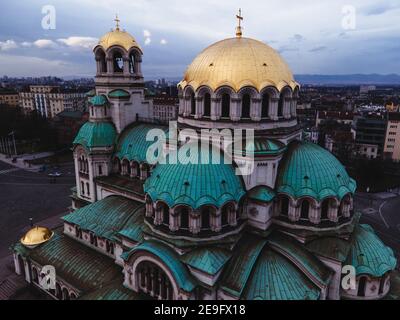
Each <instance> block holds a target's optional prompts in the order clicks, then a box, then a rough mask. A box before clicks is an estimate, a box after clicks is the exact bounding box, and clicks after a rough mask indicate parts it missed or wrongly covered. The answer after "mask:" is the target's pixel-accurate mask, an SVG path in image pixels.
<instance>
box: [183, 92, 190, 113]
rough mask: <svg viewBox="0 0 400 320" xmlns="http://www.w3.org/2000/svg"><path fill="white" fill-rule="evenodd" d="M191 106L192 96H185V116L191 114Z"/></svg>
mask: <svg viewBox="0 0 400 320" xmlns="http://www.w3.org/2000/svg"><path fill="white" fill-rule="evenodd" d="M190 107H191V101H190V97H185V98H184V110H183V116H184V117H188V116H189V115H190Z"/></svg>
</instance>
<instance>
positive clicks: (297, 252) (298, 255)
mask: <svg viewBox="0 0 400 320" xmlns="http://www.w3.org/2000/svg"><path fill="white" fill-rule="evenodd" d="M268 243H269V245H270V246H271V247H273V248H274V249H275V250H278V251H280V252H281V253H282V254H285V255H286V256H287V257H288V259H290V260H291V261H292V262H293V263H295V264H296V265H298V266H299V268H301V269H303V270H304V272H305V273H307V274H308V275H309V276H311V277H313V278H314V279H315V280H316V281H317V282H319V283H320V284H321V285H327V284H328V283H329V281H330V279H331V275H332V272H331V270H330V269H329V268H328V267H327V266H325V264H323V263H322V262H321V261H320V260H319V259H318V258H317V257H315V256H314V255H313V254H312V253H310V252H309V251H308V250H307V249H305V247H304V246H303V245H301V244H300V243H299V242H298V241H297V240H295V239H294V238H291V237H289V236H287V235H285V234H283V233H280V232H273V233H272V234H271V235H270V236H269V237H268Z"/></svg>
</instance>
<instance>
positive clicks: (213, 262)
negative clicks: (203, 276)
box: [181, 247, 231, 275]
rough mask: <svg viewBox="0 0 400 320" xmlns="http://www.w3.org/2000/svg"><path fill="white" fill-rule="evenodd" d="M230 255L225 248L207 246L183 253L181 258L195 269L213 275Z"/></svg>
mask: <svg viewBox="0 0 400 320" xmlns="http://www.w3.org/2000/svg"><path fill="white" fill-rule="evenodd" d="M230 257H231V254H230V252H229V251H227V250H224V249H221V248H218V247H209V248H200V249H197V250H196V249H194V250H192V251H190V252H189V253H187V254H185V255H184V256H183V257H182V258H181V260H182V262H184V263H185V264H187V265H189V266H191V267H193V268H195V269H198V270H200V271H203V272H205V273H208V274H211V275H214V274H216V273H217V272H218V271H220V270H221V268H222V267H223V266H224V264H225V263H226V262H227V261H228V260H229V258H230Z"/></svg>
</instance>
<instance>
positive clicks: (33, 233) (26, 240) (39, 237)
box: [21, 226, 54, 246]
mask: <svg viewBox="0 0 400 320" xmlns="http://www.w3.org/2000/svg"><path fill="white" fill-rule="evenodd" d="M53 234H54V233H53V231H51V230H50V229H48V228H45V227H38V226H36V227H33V228H32V229H30V230H29V231H28V232H27V233H26V234H25V235H24V236H23V237H22V238H21V243H22V244H23V245H25V246H36V245H38V244H41V243H44V242H46V241H48V240H50V239H51V237H52V236H53Z"/></svg>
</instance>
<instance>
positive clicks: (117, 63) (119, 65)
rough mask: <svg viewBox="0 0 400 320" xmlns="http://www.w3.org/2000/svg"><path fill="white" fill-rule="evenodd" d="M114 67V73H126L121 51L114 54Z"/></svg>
mask: <svg viewBox="0 0 400 320" xmlns="http://www.w3.org/2000/svg"><path fill="white" fill-rule="evenodd" d="M113 66H114V72H116V73H122V72H124V60H123V58H122V54H121V52H119V51H116V52H114V55H113Z"/></svg>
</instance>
